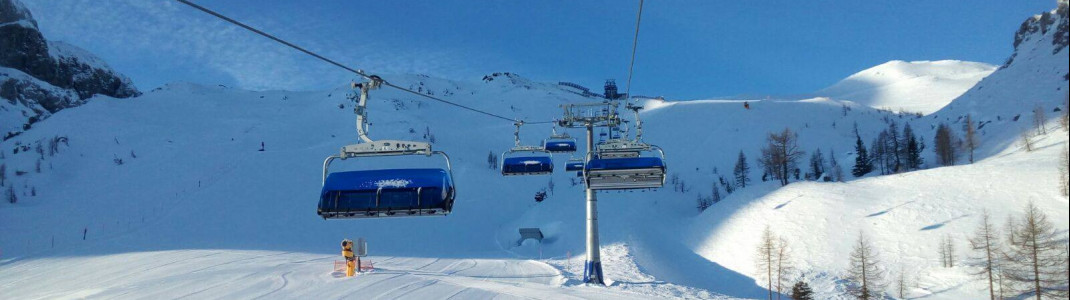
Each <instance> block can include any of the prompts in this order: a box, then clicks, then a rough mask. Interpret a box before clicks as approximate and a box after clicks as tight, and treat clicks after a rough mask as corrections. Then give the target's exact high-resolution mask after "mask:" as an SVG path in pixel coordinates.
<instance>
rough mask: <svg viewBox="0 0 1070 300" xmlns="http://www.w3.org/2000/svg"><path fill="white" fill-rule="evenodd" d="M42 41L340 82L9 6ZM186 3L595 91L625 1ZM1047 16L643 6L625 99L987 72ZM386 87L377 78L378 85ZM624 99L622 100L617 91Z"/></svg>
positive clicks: (926, 5)
mask: <svg viewBox="0 0 1070 300" xmlns="http://www.w3.org/2000/svg"><path fill="white" fill-rule="evenodd" d="M22 1H23V2H24V3H25V4H26V5H27V6H28V7H29V8H30V9H31V10H32V11H33V13H34V16H35V17H36V18H37V20H38V23H39V24H40V27H41V29H42V31H44V33H45V35H46V36H47V37H48V38H49V39H53V40H63V41H67V42H70V43H72V44H75V45H78V46H81V47H83V48H86V49H87V50H90V51H92V52H94V53H96V54H97V55H99V56H101V57H102V58H103V59H105V60H106V61H107V62H109V64H111V65H112V67H114V68H116V69H118V70H119V71H121V72H123V73H126V74H127V75H129V76H130V77H131V78H132V79H133V80H134V82H135V84H137V85H138V87H139V88H141V89H143V90H148V89H151V88H154V87H157V86H159V85H162V84H164V83H167V82H173V81H190V82H197V83H204V84H225V85H229V86H238V87H243V88H249V89H259V90H264V89H288V90H314V89H323V88H328V87H335V86H338V85H342V84H345V83H346V82H348V81H349V80H350V79H352V78H353V76H351V75H349V74H347V73H345V72H344V71H342V70H340V69H337V68H334V67H332V66H329V65H326V64H323V63H320V62H318V61H316V60H313V59H310V58H308V57H305V56H304V54H300V53H297V52H295V51H292V50H290V49H288V48H284V47H282V46H280V45H276V44H274V43H273V42H270V41H268V40H266V39H264V38H261V37H259V36H255V35H253V34H251V33H248V32H245V31H243V30H241V29H239V28H236V27H234V26H230V25H227V24H224V23H222V22H221V21H217V20H215V19H214V18H212V17H210V16H208V15H205V14H203V13H200V12H197V11H194V10H192V9H190V8H188V7H185V6H184V5H181V4H179V3H178V2H175V1H167V0H64V1H53V0H22ZM196 2H197V3H199V4H201V5H204V6H206V7H208V8H211V9H214V10H216V11H219V12H221V13H223V14H226V15H229V16H231V17H233V18H235V19H238V20H241V21H244V22H246V23H248V24H250V25H253V26H256V27H259V28H261V29H264V30H265V31H268V32H271V33H275V34H277V35H278V36H280V37H282V38H284V39H288V40H290V41H292V42H295V43H297V44H300V45H304V46H306V47H307V48H309V49H311V50H313V51H317V52H320V53H322V54H324V55H326V56H328V57H332V58H336V59H337V60H339V61H341V62H343V63H345V64H347V65H351V66H355V67H358V68H362V69H364V70H366V71H368V72H369V73H374V74H398V73H421V74H428V75H432V76H438V77H445V78H451V79H461V80H478V79H479V78H480V77H482V75H483V74H487V73H492V72H515V73H519V74H521V75H524V76H526V77H529V78H533V79H536V80H540V81H551V82H556V81H571V82H576V83H580V84H583V85H587V86H589V87H591V88H600V87H601V84H602V82H603V81H604V80H605V79H609V78H615V79H617V80H618V83H623V82H624V79H625V77H626V76H627V67H628V66H627V63H628V58H629V55H630V51H631V49H630V47H631V42H632V41H631V38H632V34H633V30H634V25H635V13H636V8H637V5H638V1H611V0H595V1H564V0H547V1H504V0H502V1H483V0H479V1H476V0H469V1H453V0H449V1H446V0H439V1H434V0H421V1H381V0H380V1H364V0H360V1H354V0H349V1H345V0H339V1H275V0H270V1H267V0H265V1H254V0H228V1H222V0H200V1H196ZM1055 5H1056V1H1054V0H1013V1H1011V0H971V1H961V0H927V1H923V0H903V1H858V0H851V1H787V0H785V1H714V0H709V1H699V0H679V1H676V0H673V1H667V0H660V1H659V0H650V1H646V4H645V7H644V15H643V25H642V29H641V33H640V37H639V39H640V42H639V49H638V54H637V55H638V57H637V59H636V70H635V78H634V79H633V87H632V91H633V94H642V95H650V96H656V95H664V96H667V97H670V98H674V99H696V98H709V97H720V96H733V95H769V94H772V95H790V94H800V93H807V92H812V91H815V90H818V89H820V88H823V87H825V86H828V85H831V84H833V83H835V82H836V81H838V80H840V79H842V78H844V77H846V76H848V75H850V74H853V73H855V72H858V71H861V70H863V69H866V68H869V67H872V66H875V65H878V64H881V63H884V62H887V61H889V60H911V61H912V60H942V59H956V60H968V61H978V62H985V63H990V64H1001V63H1002V62H1003V61H1004V60H1006V58H1007V57H1008V56H1009V55H1010V54H1011V51H1012V50H1013V48H1012V42H1013V37H1014V32H1015V30H1017V29H1018V26H1019V25H1020V24H1021V22H1022V21H1023V20H1025V19H1026V18H1027V17H1029V16H1032V15H1034V14H1039V13H1041V12H1043V11H1047V10H1051V9H1054V8H1055ZM387 79H389V76H387ZM622 88H623V87H622Z"/></svg>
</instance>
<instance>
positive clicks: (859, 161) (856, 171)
mask: <svg viewBox="0 0 1070 300" xmlns="http://www.w3.org/2000/svg"><path fill="white" fill-rule="evenodd" d="M869 172H873V164H872V163H871V162H870V160H869V154H868V153H867V152H866V145H865V144H863V143H862V136H861V135H859V134H858V124H855V166H854V168H852V169H851V175H854V176H855V177H862V176H866V174H869Z"/></svg>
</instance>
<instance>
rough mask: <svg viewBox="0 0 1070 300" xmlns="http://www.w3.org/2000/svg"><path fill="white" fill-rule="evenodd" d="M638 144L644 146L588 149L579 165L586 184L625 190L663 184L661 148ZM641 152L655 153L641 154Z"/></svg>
mask: <svg viewBox="0 0 1070 300" xmlns="http://www.w3.org/2000/svg"><path fill="white" fill-rule="evenodd" d="M640 144H641V143H640ZM642 145H645V146H646V147H647V150H643V151H640V150H639V149H637V148H635V147H620V148H612V147H611V148H606V149H599V151H597V153H589V154H588V156H587V160H586V163H585V165H584V169H583V170H584V171H583V177H584V182H585V183H586V184H587V187H588V188H590V189H592V190H627V189H651V188H660V187H662V186H664V185H665V169H666V166H665V152H664V151H662V150H661V148H659V147H657V146H653V145H646V144H642ZM640 148H641V147H640ZM622 150H624V151H622ZM641 152H653V153H657V154H658V155H657V156H653V155H648V156H641V155H639V153H641ZM596 155H597V156H596Z"/></svg>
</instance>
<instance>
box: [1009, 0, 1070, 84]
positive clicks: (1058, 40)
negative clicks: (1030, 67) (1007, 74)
mask: <svg viewBox="0 0 1070 300" xmlns="http://www.w3.org/2000/svg"><path fill="white" fill-rule="evenodd" d="M1068 10H1070V9H1068V5H1067V1H1059V7H1058V8H1056V9H1055V10H1053V11H1050V12H1044V13H1042V14H1039V15H1036V16H1033V17H1030V18H1028V19H1026V20H1025V22H1022V25H1021V26H1019V27H1018V31H1017V32H1015V34H1014V54H1013V55H1011V58H1010V59H1008V60H1007V63H1006V64H1004V65H1003V67H1004V68H1006V67H1007V66H1009V65H1010V64H1011V63H1013V62H1014V59H1015V58H1017V56H1018V53H1020V52H1021V46H1022V44H1023V43H1026V42H1030V41H1039V40H1041V39H1045V38H1049V37H1050V38H1049V39H1050V40H1051V45H1052V52H1051V54H1052V55H1055V54H1058V53H1059V52H1061V51H1063V49H1066V47H1067V44H1068V43H1070V18H1068V17H1067V12H1068Z"/></svg>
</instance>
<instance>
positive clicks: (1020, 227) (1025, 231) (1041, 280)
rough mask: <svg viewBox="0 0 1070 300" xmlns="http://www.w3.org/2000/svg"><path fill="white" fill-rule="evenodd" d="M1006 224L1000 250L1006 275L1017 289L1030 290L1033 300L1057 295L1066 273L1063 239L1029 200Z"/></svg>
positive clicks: (1025, 291) (1024, 291)
mask: <svg viewBox="0 0 1070 300" xmlns="http://www.w3.org/2000/svg"><path fill="white" fill-rule="evenodd" d="M1009 224H1010V228H1008V229H1007V247H1006V248H1007V251H1006V252H1004V259H1005V260H1006V261H1007V265H1005V268H1007V270H1008V272H1007V279H1010V280H1011V281H1013V282H1014V283H1016V285H1017V286H1018V287H1019V291H1020V292H1021V293H1032V294H1033V295H1035V296H1036V299H1037V300H1040V299H1042V298H1043V297H1057V296H1058V295H1059V288H1061V287H1062V286H1060V284H1062V283H1063V281H1064V280H1065V276H1066V273H1065V272H1066V269H1065V264H1066V259H1067V258H1066V254H1065V249H1066V248H1065V246H1064V244H1063V243H1065V239H1064V238H1063V237H1062V236H1060V235H1059V233H1058V232H1057V231H1056V229H1055V225H1054V224H1053V223H1052V222H1051V220H1049V219H1048V216H1047V215H1046V214H1044V212H1042V211H1041V210H1040V208H1038V207H1037V206H1036V205H1035V204H1033V203H1032V202H1030V203H1029V204H1027V205H1026V209H1025V212H1024V213H1023V214H1022V216H1021V217H1020V219H1018V218H1015V219H1013V220H1012V221H1010V222H1009Z"/></svg>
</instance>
